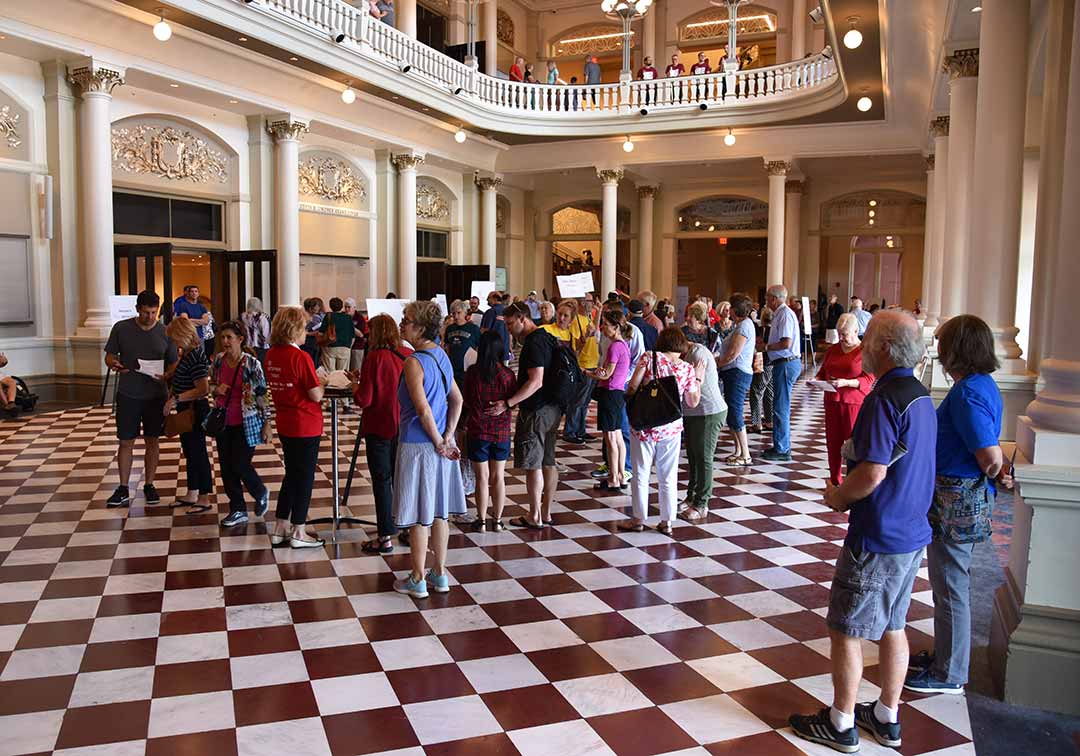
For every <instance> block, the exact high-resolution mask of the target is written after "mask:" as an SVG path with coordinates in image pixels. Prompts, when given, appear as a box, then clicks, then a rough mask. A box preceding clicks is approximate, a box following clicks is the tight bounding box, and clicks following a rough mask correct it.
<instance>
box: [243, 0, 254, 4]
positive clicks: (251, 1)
mask: <svg viewBox="0 0 1080 756" xmlns="http://www.w3.org/2000/svg"><path fill="white" fill-rule="evenodd" d="M253 2H255V0H244V5H251V4H252V3H253Z"/></svg>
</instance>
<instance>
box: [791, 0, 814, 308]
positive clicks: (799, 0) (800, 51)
mask: <svg viewBox="0 0 1080 756" xmlns="http://www.w3.org/2000/svg"><path fill="white" fill-rule="evenodd" d="M815 4H816V0H815ZM806 20H807V19H806V0H791V59H792V60H800V59H802V58H803V57H804V56H805V55H806ZM811 298H812V297H811Z"/></svg>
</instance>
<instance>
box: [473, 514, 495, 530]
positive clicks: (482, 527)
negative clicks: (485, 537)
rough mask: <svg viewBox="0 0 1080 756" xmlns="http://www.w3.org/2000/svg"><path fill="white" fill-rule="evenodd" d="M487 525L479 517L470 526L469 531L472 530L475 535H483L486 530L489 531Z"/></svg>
mask: <svg viewBox="0 0 1080 756" xmlns="http://www.w3.org/2000/svg"><path fill="white" fill-rule="evenodd" d="M486 525H487V523H485V522H484V521H483V520H481V519H480V518H479V517H477V518H476V519H475V520H473V521H472V522H471V523H470V524H469V529H470V530H472V532H474V533H483V532H484V531H485V530H487V527H486ZM493 532H494V531H493Z"/></svg>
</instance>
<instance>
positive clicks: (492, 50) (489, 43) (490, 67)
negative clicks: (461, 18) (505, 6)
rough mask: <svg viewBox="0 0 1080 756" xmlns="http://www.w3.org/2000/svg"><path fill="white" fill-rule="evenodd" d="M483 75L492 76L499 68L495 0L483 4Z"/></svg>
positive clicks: (497, 23)
mask: <svg viewBox="0 0 1080 756" xmlns="http://www.w3.org/2000/svg"><path fill="white" fill-rule="evenodd" d="M482 26H483V29H484V73H486V74H487V75H488V76H494V75H495V72H496V71H497V70H498V68H499V8H498V6H497V5H496V4H495V0H487V2H485V3H484V18H483V24H482Z"/></svg>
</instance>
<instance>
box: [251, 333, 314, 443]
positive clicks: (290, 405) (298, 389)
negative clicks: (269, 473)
mask: <svg viewBox="0 0 1080 756" xmlns="http://www.w3.org/2000/svg"><path fill="white" fill-rule="evenodd" d="M265 368H266V385H268V386H269V387H270V393H271V395H272V396H273V398H274V410H275V412H276V415H277V431H278V433H279V434H281V435H282V436H287V437H289V438H311V437H313V436H321V435H322V432H323V416H322V405H321V404H320V403H319V402H313V401H311V399H309V398H308V393H307V392H308V389H313V388H315V387H316V386H318V385H319V377H318V376H317V375H316V374H315V366H314V365H313V364H312V362H311V358H310V357H309V356H308V355H307V353H305V352H302V351H300V349H299V348H298V347H295V346H291V345H290V346H280V345H279V346H273V347H270V351H268V352H267V353H266V362H265Z"/></svg>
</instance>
